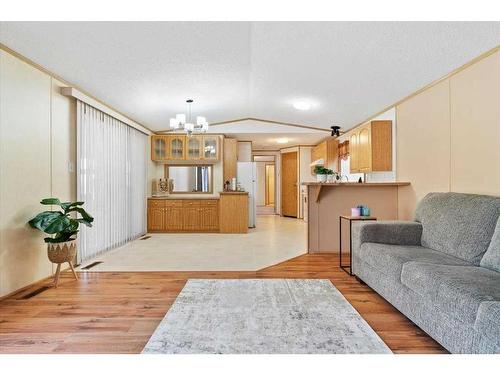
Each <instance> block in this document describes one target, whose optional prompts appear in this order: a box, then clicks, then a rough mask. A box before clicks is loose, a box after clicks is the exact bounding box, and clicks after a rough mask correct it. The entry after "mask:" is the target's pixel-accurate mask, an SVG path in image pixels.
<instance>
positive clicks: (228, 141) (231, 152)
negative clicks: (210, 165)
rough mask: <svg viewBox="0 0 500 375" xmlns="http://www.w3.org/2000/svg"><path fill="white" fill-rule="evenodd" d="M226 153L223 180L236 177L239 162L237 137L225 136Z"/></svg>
mask: <svg viewBox="0 0 500 375" xmlns="http://www.w3.org/2000/svg"><path fill="white" fill-rule="evenodd" d="M223 152H224V155H223V158H222V159H223V169H224V179H223V181H224V182H225V181H231V179H232V178H233V177H236V166H237V162H238V140H236V139H235V138H224V151H223Z"/></svg>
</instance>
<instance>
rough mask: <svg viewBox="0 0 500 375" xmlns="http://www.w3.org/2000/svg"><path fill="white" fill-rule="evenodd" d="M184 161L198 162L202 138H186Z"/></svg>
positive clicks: (200, 154) (194, 136)
mask: <svg viewBox="0 0 500 375" xmlns="http://www.w3.org/2000/svg"><path fill="white" fill-rule="evenodd" d="M186 141H187V151H186V160H199V159H201V156H202V144H203V137H201V136H196V135H193V136H191V137H187V138H186Z"/></svg>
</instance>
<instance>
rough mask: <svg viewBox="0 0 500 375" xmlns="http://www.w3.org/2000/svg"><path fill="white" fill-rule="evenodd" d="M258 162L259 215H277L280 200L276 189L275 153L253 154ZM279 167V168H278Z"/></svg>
mask: <svg viewBox="0 0 500 375" xmlns="http://www.w3.org/2000/svg"><path fill="white" fill-rule="evenodd" d="M253 161H254V162H255V164H256V170H257V173H256V185H257V189H256V193H255V196H256V202H257V215H275V214H276V213H277V212H276V211H277V207H276V203H277V202H278V201H279V199H278V197H277V194H278V192H277V191H276V188H277V184H276V178H277V177H276V173H277V170H276V165H275V155H253ZM278 169H279V168H278Z"/></svg>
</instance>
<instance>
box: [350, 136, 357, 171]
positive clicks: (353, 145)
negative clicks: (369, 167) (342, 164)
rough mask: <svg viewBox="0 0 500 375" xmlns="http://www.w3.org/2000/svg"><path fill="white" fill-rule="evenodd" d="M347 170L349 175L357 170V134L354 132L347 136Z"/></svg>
mask: <svg viewBox="0 0 500 375" xmlns="http://www.w3.org/2000/svg"><path fill="white" fill-rule="evenodd" d="M349 158H350V161H349V168H350V171H351V173H354V172H355V171H358V170H359V163H358V132H357V131H355V132H353V133H352V134H351V135H350V136H349Z"/></svg>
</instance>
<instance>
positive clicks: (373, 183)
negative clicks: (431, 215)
mask: <svg viewBox="0 0 500 375" xmlns="http://www.w3.org/2000/svg"><path fill="white" fill-rule="evenodd" d="M302 185H305V186H324V187H339V186H407V185H410V183H409V182H404V181H402V182H396V181H395V182H361V183H359V182H303V183H302Z"/></svg>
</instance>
